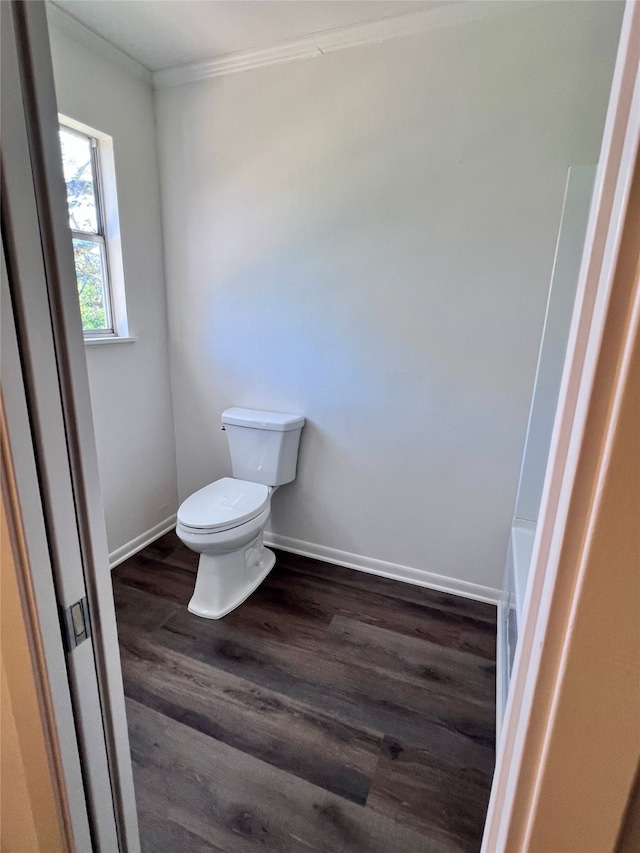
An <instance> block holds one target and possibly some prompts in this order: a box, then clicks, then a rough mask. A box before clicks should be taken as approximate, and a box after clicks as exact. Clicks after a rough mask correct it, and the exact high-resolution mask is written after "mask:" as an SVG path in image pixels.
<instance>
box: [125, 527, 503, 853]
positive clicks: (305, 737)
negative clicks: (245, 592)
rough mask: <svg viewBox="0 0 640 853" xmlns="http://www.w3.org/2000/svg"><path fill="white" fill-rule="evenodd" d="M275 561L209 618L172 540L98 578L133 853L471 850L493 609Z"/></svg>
mask: <svg viewBox="0 0 640 853" xmlns="http://www.w3.org/2000/svg"><path fill="white" fill-rule="evenodd" d="M277 557H278V559H277V562H276V566H275V567H274V569H273V571H272V572H271V574H270V575H269V576H268V578H267V579H266V580H265V581H264V583H263V584H262V586H260V588H259V589H258V590H257V591H256V592H255V593H254V594H253V595H252V596H251V597H250V598H249V599H248V600H247V601H246V602H245V603H244V604H243V605H241V606H240V607H239V608H238V609H237V610H235V611H233V612H232V613H230V614H229V615H228V616H225V617H224V619H221V620H219V621H210V620H206V619H201V618H199V617H197V616H193V615H192V614H190V613H188V611H187V609H186V605H187V602H188V601H189V598H190V597H191V593H192V591H193V586H194V581H195V571H196V566H197V559H198V557H197V554H194V553H192V552H191V551H189V550H187V549H186V548H185V547H184V546H183V545H182V543H181V542H180V541H179V539H178V538H177V537H176V536H175V534H173V533H170V534H167V535H166V536H163V537H162V538H161V539H159V540H158V541H157V542H155V543H153V545H151V546H149V547H148V548H145V549H144V550H143V551H142V552H140V553H139V554H137V555H136V556H134V557H132V558H130V559H129V560H127V561H126V562H125V563H123V564H122V565H120V566H118V567H117V568H116V569H115V570H114V571H113V587H114V595H115V601H116V613H117V619H118V631H119V636H120V650H121V657H122V668H123V676H124V685H125V693H126V696H127V713H128V720H129V730H130V737H131V752H132V757H133V768H134V778H135V785H136V800H137V804H138V815H139V819H140V829H141V838H142V848H143V850H144V851H153V853H165V851H166V852H167V853H178V851H190V853H191V851H193V853H199V851H222V853H235V851H238V853H244V851H254V850H260V851H277V853H298V851H299V852H300V853H302V851H305V852H306V851H321V852H322V853H341V852H342V851H350V853H418V851H420V853H463V851H464V853H467V851H477V850H479V847H480V840H481V837H482V828H483V824H484V817H485V812H486V808H487V802H488V798H489V788H490V784H491V774H492V772H493V764H494V726H495V634H496V613H495V608H494V607H493V606H491V605H488V604H481V603H478V602H473V601H468V600H465V599H462V598H457V597H455V596H450V595H446V594H444V593H437V592H431V591H429V590H426V589H421V588H420V587H415V586H409V585H407V584H401V583H397V582H395V581H391V580H386V579H384V578H378V577H375V576H373V575H366V574H363V573H361V572H355V571H352V570H351V569H345V568H341V567H338V566H332V565H328V564H326V563H320V562H318V561H316V560H311V559H308V558H305V557H298V556H295V555H292V554H287V553H285V552H277Z"/></svg>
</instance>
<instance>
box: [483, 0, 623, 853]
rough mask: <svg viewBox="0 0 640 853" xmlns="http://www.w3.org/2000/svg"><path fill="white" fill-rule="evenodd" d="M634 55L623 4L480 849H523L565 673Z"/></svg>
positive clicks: (495, 852)
mask: <svg viewBox="0 0 640 853" xmlns="http://www.w3.org/2000/svg"><path fill="white" fill-rule="evenodd" d="M639 58H640V3H637V2H628V3H627V6H626V9H625V16H624V20H623V24H622V32H621V36H620V46H619V51H618V59H617V63H616V69H615V73H614V79H613V84H612V92H611V99H610V102H609V109H608V114H607V119H606V124H605V130H604V136H603V143H602V151H601V156H600V162H599V166H598V172H597V175H596V184H595V189H594V199H593V202H592V208H591V214H590V218H589V225H588V229H587V236H586V241H585V252H584V256H583V261H582V267H581V270H580V279H579V283H578V293H577V298H576V307H575V311H574V316H573V322H572V326H571V332H570V337H569V344H568V348H567V358H566V362H565V369H564V375H563V380H562V386H561V390H560V400H559V405H558V413H557V416H556V422H555V426H554V433H553V439H552V444H551V451H550V458H549V465H548V468H547V474H546V478H545V485H544V492H543V497H542V504H541V510H540V520H539V523H538V528H537V533H536V540H535V543H534V550H533V555H532V568H531V573H530V578H529V584H528V589H527V593H526V597H525V605H524V614H523V629H522V633H521V636H520V641H519V644H518V649H517V651H516V657H515V661H514V668H513V676H512V682H511V689H510V694H509V699H508V702H507V707H506V710H505V716H504V721H503V727H502V734H501V738H500V743H499V745H498V754H497V763H496V772H495V776H494V781H493V787H492V792H491V799H490V803H489V810H488V814H487V822H486V826H485V833H484V838H483V845H482V850H483V853H502V851H505V850H508V849H515V848H510V847H509V844H510V843H512V841H513V839H514V838H516V837H517V838H519V839H521V842H522V845H523V846H521V847H519V848H518V849H522V850H526V849H528V848H527V840H526V839H527V837H528V836H527V833H528V828H529V827H530V826H531V823H532V820H533V817H534V814H535V806H536V784H537V779H538V777H539V774H540V772H541V768H542V765H543V761H544V745H545V742H546V738H547V728H548V725H549V709H550V708H551V707H552V706H553V699H554V695H555V694H556V692H557V689H558V685H559V684H560V683H561V680H562V676H563V664H562V661H563V654H564V651H565V650H566V648H567V646H568V642H569V639H570V631H569V626H570V618H571V610H572V604H573V601H574V594H575V591H576V587H577V583H578V576H577V575H578V567H577V566H576V567H574V569H575V575H576V576H575V577H571V578H568V577H566V576H561V575H560V573H559V566H560V558H561V552H562V547H563V544H564V541H565V534H566V530H567V523H568V519H569V512H570V509H571V508H572V505H571V497H572V493H573V490H574V485H575V483H576V476H577V474H578V462H579V457H580V452H581V449H582V444H583V439H584V434H585V427H586V423H587V415H588V412H589V404H590V401H591V396H592V390H593V384H594V379H595V373H596V368H597V365H598V360H599V356H600V352H601V345H602V339H603V333H604V329H605V323H606V320H607V316H608V308H609V300H610V296H611V290H612V286H613V281H614V273H615V270H616V263H617V258H618V250H619V246H620V240H621V234H622V228H623V226H624V223H625V214H626V210H627V204H628V199H629V193H630V189H631V183H632V180H633V175H634V168H635V164H636V161H637V155H638V143H639V139H640V70H639ZM622 331H625V330H622ZM630 333H631V330H629V334H630Z"/></svg>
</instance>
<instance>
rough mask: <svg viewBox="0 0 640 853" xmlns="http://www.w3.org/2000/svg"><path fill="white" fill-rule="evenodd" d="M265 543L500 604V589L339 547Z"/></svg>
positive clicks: (270, 536)
mask: <svg viewBox="0 0 640 853" xmlns="http://www.w3.org/2000/svg"><path fill="white" fill-rule="evenodd" d="M264 541H265V544H266V545H272V546H273V547H274V548H280V549H282V550H283V551H290V552H291V553H292V554H300V555H301V556H303V557H313V558H314V559H316V560H323V561H324V562H325V563H334V564H335V565H338V566H345V567H346V568H348V569H357V570H358V571H360V572H368V573H369V574H371V575H380V576H381V577H383V578H392V579H394V580H398V581H404V583H412V584H415V585H416V586H424V587H426V588H427V589H433V590H437V591H438V592H449V593H451V594H452V595H459V596H461V597H462V598H472V599H473V600H474V601H486V602H488V603H489V604H497V603H498V602H499V601H500V590H498V589H492V588H491V587H488V586H482V585H481V584H476V583H471V582H470V581H463V580H458V579H457V578H448V577H445V576H444V575H437V574H434V573H433V572H427V571H424V570H423V569H414V568H411V567H410V566H401V565H399V564H397V563H387V562H386V561H385V560H375V559H374V558H373V557H361V556H360V555H359V554H350V553H349V552H348V551H338V550H337V549H336V548H327V547H325V546H324V545H315V544H313V543H312V542H303V541H301V540H300V539H291V538H290V537H289V536H280V535H279V534H278V533H270V532H265V534H264Z"/></svg>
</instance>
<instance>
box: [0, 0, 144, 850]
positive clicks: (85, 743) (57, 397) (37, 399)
mask: <svg viewBox="0 0 640 853" xmlns="http://www.w3.org/2000/svg"><path fill="white" fill-rule="evenodd" d="M0 15H1V17H2V28H1V29H2V56H1V59H2V75H1V76H2V80H1V83H2V103H1V107H2V114H3V121H2V127H1V130H2V150H1V167H2V199H1V202H2V248H3V260H4V262H5V263H6V271H5V270H4V269H3V276H2V302H3V304H2V308H3V311H2V322H3V335H2V348H3V352H2V356H3V359H2V396H3V404H4V416H5V418H4V425H5V427H6V443H7V449H8V454H7V455H8V459H7V466H8V465H9V464H10V465H11V466H12V467H13V471H14V474H15V499H16V507H15V509H16V513H17V514H19V516H20V517H21V520H22V529H23V531H24V544H25V556H26V561H25V562H26V563H28V566H27V565H25V566H23V569H24V571H25V573H26V572H28V575H26V574H25V577H24V584H23V586H24V588H29V589H31V590H32V592H33V600H32V604H33V614H32V615H33V617H34V618H35V620H36V621H37V624H38V625H39V631H40V634H41V636H42V639H43V643H42V648H43V651H44V655H45V664H46V669H47V675H48V685H47V690H48V691H49V693H50V695H51V698H52V707H53V713H54V719H55V728H56V731H55V735H56V740H57V743H56V744H55V749H56V750H58V751H59V753H60V755H61V758H62V761H61V764H60V770H61V774H62V776H63V778H64V787H65V788H66V795H67V796H66V799H67V803H68V807H69V814H70V822H69V828H70V833H71V835H72V836H73V842H74V844H75V847H76V849H78V850H83V851H84V850H89V849H92V850H98V851H105V853H112V851H115V850H121V851H131V853H136V851H138V850H139V849H140V847H139V833H138V824H137V813H136V806H135V796H134V789H133V773H132V766H131V757H130V752H129V740H128V733H127V724H126V715H125V706H124V690H123V684H122V673H121V669H120V658H119V652H118V637H117V629H116V621H115V609H114V603H113V593H112V589H111V577H110V571H109V562H108V552H107V541H106V532H105V523H104V511H103V506H102V497H101V494H100V486H99V479H98V466H97V456H96V449H95V437H94V430H93V423H92V414H91V403H90V396H89V383H88V376H87V365H86V359H85V353H84V340H83V333H82V323H81V320H80V313H79V305H78V299H77V289H76V282H75V267H74V261H73V252H72V246H71V240H70V237H69V229H68V213H67V202H66V187H65V183H64V177H63V173H62V160H61V155H60V146H59V139H58V116H57V105H56V96H55V89H54V81H53V69H52V64H51V54H50V48H49V34H48V26H47V18H46V11H45V5H44V3H43V2H42V0H37V2H28V3H22V2H16V0H10V2H9V0H5V2H3V3H1V4H0ZM7 466H5V468H6V467H7ZM7 473H8V471H7V470H4V471H3V474H4V475H5V477H6V475H7ZM77 602H82V606H83V608H84V612H85V614H88V618H85V621H84V632H83V633H79V634H78V636H76V635H75V633H74V632H72V631H71V630H70V619H69V615H70V613H71V611H70V608H71V607H72V606H73V605H74V604H76V603H77Z"/></svg>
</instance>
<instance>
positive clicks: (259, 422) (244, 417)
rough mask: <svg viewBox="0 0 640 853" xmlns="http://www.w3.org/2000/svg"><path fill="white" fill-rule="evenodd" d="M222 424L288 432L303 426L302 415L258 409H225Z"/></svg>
mask: <svg viewBox="0 0 640 853" xmlns="http://www.w3.org/2000/svg"><path fill="white" fill-rule="evenodd" d="M222 423H223V424H233V425H234V426H243V427H249V428H252V429H273V430H278V431H279V432H288V431H289V430H292V429H300V428H301V427H303V426H304V418H303V417H302V415H285V414H283V413H282V412H262V411H260V410H259V409H239V408H237V407H236V408H233V409H227V410H226V411H224V412H223V413H222Z"/></svg>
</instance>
